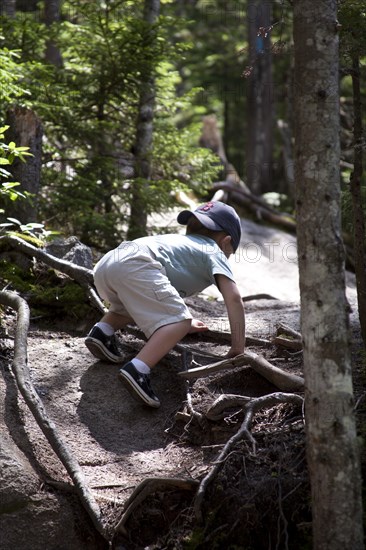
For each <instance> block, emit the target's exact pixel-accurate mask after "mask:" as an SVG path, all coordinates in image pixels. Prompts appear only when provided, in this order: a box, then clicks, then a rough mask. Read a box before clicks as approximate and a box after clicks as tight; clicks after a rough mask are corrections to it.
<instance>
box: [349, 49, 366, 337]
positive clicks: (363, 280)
mask: <svg viewBox="0 0 366 550" xmlns="http://www.w3.org/2000/svg"><path fill="white" fill-rule="evenodd" d="M352 87H353V117H354V125H353V136H354V169H353V173H352V175H351V180H350V189H351V195H352V207H353V247H354V264H355V272H356V282H357V298H358V314H359V317H360V324H361V333H362V339H363V343H364V346H365V347H366V255H365V245H366V239H365V217H364V212H363V202H364V200H363V197H362V192H361V182H362V173H363V148H362V147H363V135H362V130H363V129H362V102H361V88H360V60H359V57H358V56H357V55H355V56H354V58H353V61H352Z"/></svg>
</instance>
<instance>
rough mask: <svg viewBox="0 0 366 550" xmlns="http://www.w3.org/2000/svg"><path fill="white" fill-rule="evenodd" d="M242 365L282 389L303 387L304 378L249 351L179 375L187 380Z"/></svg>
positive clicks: (299, 388)
mask: <svg viewBox="0 0 366 550" xmlns="http://www.w3.org/2000/svg"><path fill="white" fill-rule="evenodd" d="M244 365H249V366H250V367H251V368H252V369H253V370H255V371H256V372H257V373H258V374H260V375H261V376H263V377H264V378H266V379H267V380H268V381H269V382H271V383H272V384H274V385H275V386H276V387H277V388H278V389H280V390H282V391H299V390H302V389H303V388H304V379H303V378H302V377H301V376H297V375H296V374H291V373H288V372H285V371H283V370H282V369H279V368H278V367H275V366H274V365H272V364H271V363H269V362H268V361H267V360H266V359H265V358H264V357H261V356H260V355H257V354H256V353H253V352H251V351H246V352H245V353H244V354H243V355H238V356H237V357H235V358H233V359H224V360H223V361H218V362H217V363H212V364H210V365H205V366H200V367H196V368H193V369H189V370H188V371H184V372H180V373H179V375H180V376H182V377H184V378H186V379H187V380H191V379H192V378H202V377H205V376H210V375H211V374H213V373H214V372H218V371H221V370H224V369H231V368H233V367H242V366H244Z"/></svg>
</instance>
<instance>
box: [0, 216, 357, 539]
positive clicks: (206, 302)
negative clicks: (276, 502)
mask: <svg viewBox="0 0 366 550" xmlns="http://www.w3.org/2000/svg"><path fill="white" fill-rule="evenodd" d="M256 227H257V229H256V232H255V227H254V224H251V222H247V223H246V224H245V230H244V236H243V239H244V241H243V242H242V246H241V249H240V251H239V253H238V254H237V256H236V257H235V258H233V261H232V265H233V270H234V273H235V275H236V277H237V281H238V284H239V286H240V288H241V292H242V294H243V295H251V294H256V293H267V294H270V295H272V296H273V297H275V298H278V300H256V301H252V302H248V303H247V304H246V319H247V333H248V334H249V335H251V336H255V337H259V338H268V337H271V336H272V335H273V334H274V333H275V330H276V327H277V325H278V324H279V323H284V324H287V325H289V326H291V327H292V328H294V329H295V330H299V328H300V311H299V302H298V274H297V265H296V261H294V259H293V256H291V261H289V258H290V253H291V254H292V253H293V243H294V239H293V238H292V237H289V236H288V235H286V234H283V233H281V232H278V231H274V230H269V229H267V228H259V229H258V226H256ZM254 254H257V256H258V258H257V261H249V260H248V258H249V257H250V258H251V259H252V260H253V258H255V256H254ZM347 294H348V298H349V301H350V303H351V306H352V308H353V313H352V315H351V322H352V326H354V327H355V326H357V307H356V294H355V288H354V280H353V277H352V276H349V285H348V289H347ZM207 296H209V299H207ZM215 296H216V295H215V290H214V289H212V288H211V289H209V291H208V292H206V293H205V295H204V296H203V297H198V298H197V299H192V300H189V301H188V302H189V305H190V307H191V309H192V311H193V314H194V315H195V316H196V317H198V318H201V319H202V320H203V321H205V322H206V323H207V324H208V325H209V327H210V328H212V329H215V330H228V323H227V318H226V312H225V308H224V305H223V303H222V302H220V301H216V300H215V299H214V298H215ZM67 329H68V327H64V328H63V329H61V330H60V328H57V329H55V327H54V326H53V327H49V328H45V327H42V328H41V327H40V325H39V324H37V323H36V322H34V323H32V326H31V330H30V332H29V338H28V347H29V366H30V371H31V375H32V380H33V382H34V385H35V386H36V389H37V391H38V393H39V395H40V397H41V398H42V400H43V402H44V405H45V407H46V410H47V412H48V414H49V416H50V418H51V419H52V420H53V421H54V423H55V425H56V427H57V429H58V430H59V432H60V434H61V435H62V436H63V437H64V439H65V441H66V442H67V444H68V446H69V447H70V449H71V450H72V451H73V453H74V454H75V457H76V458H77V460H78V461H79V463H80V465H81V467H82V469H83V471H84V473H85V476H86V479H87V481H88V483H89V485H90V487H91V488H92V489H93V492H94V494H95V496H96V498H97V501H98V504H99V505H100V507H101V510H102V513H103V514H104V517H105V518H106V520H107V521H108V522H109V523H110V524H113V523H115V522H116V521H117V519H118V518H119V516H120V514H121V511H122V508H123V505H124V503H125V502H126V500H127V498H128V497H129V496H130V495H131V493H132V491H133V490H134V489H135V487H136V486H137V485H138V484H139V483H140V482H141V481H143V480H144V479H146V478H147V477H170V478H171V477H179V478H182V477H183V478H193V479H201V478H202V475H203V474H204V473H205V472H207V471H208V469H209V468H210V467H211V466H212V461H214V460H215V456H216V453H217V448H216V447H215V445H217V444H218V445H220V444H221V443H222V441H226V440H227V438H228V437H229V435H230V433H233V427H232V426H231V427H230V426H226V427H225V425H221V427H219V428H218V429H217V430H216V432H215V431H213V432H210V433H207V441H206V443H207V445H204V446H202V440H203V439H204V437H205V436H202V437H201V439H200V440H198V441H197V443H198V444H195V443H194V441H192V440H191V441H189V440H187V438H184V437H182V432H180V431H179V430H177V429H176V422H175V414H176V413H177V412H178V411H182V410H183V408H184V403H185V401H186V386H185V382H184V380H182V379H181V377H179V376H178V375H177V373H178V371H179V370H181V369H182V365H181V362H180V357H179V355H178V354H177V353H175V352H173V353H170V354H169V355H168V356H167V358H166V360H165V361H164V362H163V363H162V364H161V365H159V367H157V369H156V370H155V371H154V372H153V376H152V382H153V385H154V388H155V390H156V392H157V394H158V396H159V398H160V400H161V402H162V406H161V408H160V409H158V410H153V409H150V408H144V407H142V406H141V405H140V404H138V403H137V402H135V401H134V400H132V399H131V397H130V396H129V394H128V393H127V392H126V390H125V389H124V387H123V386H122V385H121V384H120V382H119V380H118V376H117V375H118V366H114V365H108V364H105V363H102V362H100V361H96V360H95V358H94V357H92V356H91V355H90V353H89V352H88V350H87V349H86V347H85V346H84V343H83V340H84V334H85V333H84V334H80V333H76V332H75V331H74V330H70V331H69V330H67ZM70 329H73V327H70ZM192 338H193V340H192ZM120 342H121V349H122V351H123V353H124V354H125V356H126V359H127V360H128V359H129V358H130V357H131V356H132V355H133V354H134V353H135V352H136V350H137V349H139V347H140V346H141V345H142V342H141V341H139V340H137V339H136V338H135V337H132V336H131V335H124V336H123V338H122V337H121V338H120ZM190 343H191V345H194V346H196V348H197V350H199V351H202V350H207V351H209V352H211V353H215V354H217V355H224V354H225V353H226V351H227V349H228V347H227V346H223V345H215V344H213V343H212V342H210V343H209V342H205V341H204V340H202V341H200V340H199V339H198V337H191V340H190ZM252 349H253V348H252ZM253 351H255V352H257V353H261V354H263V355H264V356H266V357H267V358H268V359H270V360H271V361H272V362H273V363H274V364H277V366H279V367H280V368H285V369H290V370H291V372H294V373H295V374H302V372H301V370H302V365H301V359H299V360H297V361H295V362H291V361H287V360H285V359H284V358H283V357H281V354H278V352H277V350H276V349H275V348H274V347H272V348H271V349H260V348H255V349H253ZM196 360H198V361H200V360H201V358H199V357H197V358H196ZM274 390H275V388H273V387H271V386H270V385H269V384H268V383H267V382H266V381H264V380H263V379H261V378H260V377H259V376H257V375H255V374H254V373H253V372H251V370H250V369H249V368H247V367H244V368H241V369H238V371H237V373H235V375H233V373H223V374H222V375H217V376H214V377H212V378H210V379H207V381H206V382H202V381H200V380H198V381H197V382H196V383H195V384H194V385H193V394H194V400H195V401H194V403H195V405H197V407H198V408H199V407H200V406H202V403H203V402H204V401H205V400H206V399H208V397H209V398H210V399H211V401H212V400H213V398H214V397H215V396H218V395H220V394H221V393H225V392H230V393H239V394H247V395H261V394H264V393H268V392H271V391H274ZM18 403H19V411H20V412H19V413H18V415H19V416H20V417H21V419H22V423H23V424H24V430H25V433H26V434H27V438H28V441H29V445H27V446H26V449H25V452H26V453H28V458H30V460H31V463H32V464H33V466H36V468H37V469H38V470H39V471H41V472H42V474H43V476H44V478H45V479H47V478H49V479H52V480H58V481H69V480H68V477H67V474H66V473H65V470H64V468H63V467H62V465H61V464H60V463H59V461H58V459H57V458H56V457H55V455H54V454H53V452H52V451H51V449H50V448H49V446H48V444H47V442H46V441H45V438H44V436H43V435H42V433H41V432H40V430H39V428H38V426H37V425H36V424H35V421H34V420H33V418H32V416H31V415H30V413H29V412H28V410H27V408H26V407H25V405H24V403H23V401H22V400H21V399H18ZM7 415H8V416H9V415H10V410H8V411H7ZM14 429H15V428H14ZM215 429H216V428H215ZM234 429H235V427H234ZM27 449H28V451H27ZM145 543H146V541H145ZM0 547H1V544H0ZM5 548H6V547H4V549H5ZM25 548H26V546H25V547H24V548H23V550H25ZM29 548H30V547H29ZM75 548H77V546H76V547H75ZM131 548H132V546H131ZM133 548H135V547H134V546H133ZM6 550H8V549H6Z"/></svg>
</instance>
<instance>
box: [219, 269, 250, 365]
mask: <svg viewBox="0 0 366 550" xmlns="http://www.w3.org/2000/svg"><path fill="white" fill-rule="evenodd" d="M215 279H216V282H217V286H218V288H219V290H220V292H221V294H222V296H223V298H224V302H225V305H226V309H227V313H228V317H229V323H230V330H231V348H230V351H229V353H228V357H235V356H236V355H239V354H241V353H244V348H245V312H244V304H243V300H242V298H241V296H240V293H239V289H238V287H237V285H236V283H235V282H234V281H232V280H231V279H229V278H228V277H226V275H215Z"/></svg>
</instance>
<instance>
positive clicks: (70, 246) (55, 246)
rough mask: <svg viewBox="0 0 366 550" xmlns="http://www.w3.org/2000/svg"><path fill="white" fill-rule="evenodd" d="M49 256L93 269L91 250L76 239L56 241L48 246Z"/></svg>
mask: <svg viewBox="0 0 366 550" xmlns="http://www.w3.org/2000/svg"><path fill="white" fill-rule="evenodd" d="M46 252H47V254H51V255H52V256H56V258H61V259H63V260H67V261H68V262H72V263H73V264H76V265H80V266H82V267H86V268H88V269H93V254H92V251H91V249H90V248H89V247H88V246H86V245H85V244H83V243H82V242H80V241H79V239H77V238H76V237H68V238H67V239H61V238H60V239H55V240H54V241H51V242H50V243H48V244H47V245H46Z"/></svg>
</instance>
